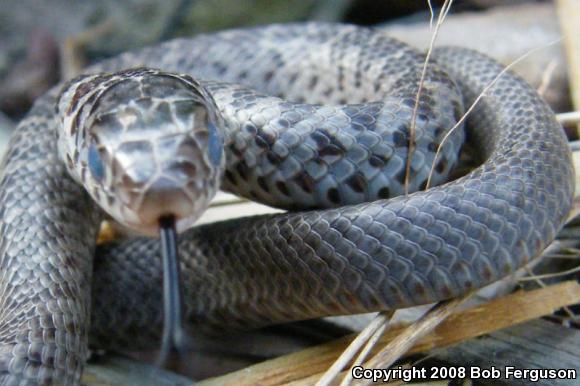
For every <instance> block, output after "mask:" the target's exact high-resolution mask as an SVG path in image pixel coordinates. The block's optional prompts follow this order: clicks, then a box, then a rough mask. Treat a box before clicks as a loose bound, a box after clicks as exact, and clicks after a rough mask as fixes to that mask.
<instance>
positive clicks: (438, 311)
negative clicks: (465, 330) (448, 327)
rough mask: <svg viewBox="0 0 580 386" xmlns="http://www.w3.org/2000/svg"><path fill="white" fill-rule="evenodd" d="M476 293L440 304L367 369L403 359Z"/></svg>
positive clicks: (390, 344)
mask: <svg viewBox="0 0 580 386" xmlns="http://www.w3.org/2000/svg"><path fill="white" fill-rule="evenodd" d="M474 293H475V292H473V291H472V292H470V293H468V294H467V295H464V296H462V297H460V298H456V299H451V300H447V301H444V302H441V303H438V304H437V305H436V306H434V307H433V308H432V309H431V310H429V312H428V313H427V314H425V315H423V316H422V317H421V319H419V320H418V321H417V322H415V323H413V324H411V325H410V326H409V327H407V329H406V330H405V331H403V332H402V333H401V334H400V335H398V336H397V337H396V338H395V339H393V340H392V341H391V342H389V344H387V345H386V346H385V347H383V349H382V350H381V351H380V352H379V353H378V354H376V355H375V356H374V357H373V358H372V359H371V360H370V361H369V362H367V364H366V367H368V368H373V369H379V368H380V369H387V368H389V367H391V366H392V364H393V363H395V361H397V360H398V359H399V358H401V357H402V356H403V355H404V354H405V353H406V352H407V351H409V349H410V348H411V347H413V346H414V345H415V343H416V342H417V341H418V340H419V339H421V338H423V337H424V336H426V335H427V334H429V333H430V332H431V331H433V330H434V329H435V327H437V326H438V325H439V324H441V322H443V321H444V320H445V319H446V318H447V317H448V316H449V315H451V314H452V313H453V311H455V310H456V309H457V307H459V306H460V305H461V304H463V303H464V302H465V301H467V300H468V299H469V298H471V297H472V296H473V294H474Z"/></svg>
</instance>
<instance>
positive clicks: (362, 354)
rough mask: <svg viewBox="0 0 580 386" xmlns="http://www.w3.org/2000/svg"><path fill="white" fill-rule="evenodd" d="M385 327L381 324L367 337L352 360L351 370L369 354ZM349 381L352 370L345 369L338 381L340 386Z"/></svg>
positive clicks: (348, 383) (346, 385) (347, 383)
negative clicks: (365, 342)
mask: <svg viewBox="0 0 580 386" xmlns="http://www.w3.org/2000/svg"><path fill="white" fill-rule="evenodd" d="M387 327H388V325H387V324H383V325H382V326H381V327H380V328H379V329H378V330H377V331H376V332H375V333H374V335H373V336H371V338H370V339H369V341H368V342H367V344H366V345H365V346H364V347H363V349H362V351H361V352H360V354H359V355H358V356H357V357H356V359H355V360H354V362H353V363H352V365H351V366H350V369H351V370H352V368H353V367H355V366H360V365H362V364H363V362H364V361H365V360H366V359H367V357H368V356H369V355H370V353H371V350H372V349H373V348H374V347H375V346H376V345H377V343H378V342H379V339H380V338H381V336H383V334H384V333H385V331H386V330H387ZM351 381H352V372H351V371H347V372H346V374H345V375H344V378H343V379H342V382H340V386H348V385H350V383H351Z"/></svg>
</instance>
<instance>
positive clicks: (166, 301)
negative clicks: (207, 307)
mask: <svg viewBox="0 0 580 386" xmlns="http://www.w3.org/2000/svg"><path fill="white" fill-rule="evenodd" d="M159 235H160V237H161V253H162V258H163V340H162V343H161V350H160V353H159V357H158V360H157V364H158V366H160V367H164V368H171V367H173V366H172V365H177V364H178V363H179V359H180V356H181V355H182V354H183V351H184V350H185V349H187V346H188V342H189V341H190V339H189V336H188V335H187V333H186V331H185V330H184V328H183V309H184V306H183V293H182V290H181V280H180V279H181V278H180V274H179V255H178V253H177V231H176V229H175V218H174V217H173V216H165V217H161V218H160V219H159Z"/></svg>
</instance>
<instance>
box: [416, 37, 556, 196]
mask: <svg viewBox="0 0 580 386" xmlns="http://www.w3.org/2000/svg"><path fill="white" fill-rule="evenodd" d="M561 40H562V37H560V38H558V39H556V40H554V41H552V42H550V43H548V44H545V45H542V46H539V47H536V48H533V49H531V50H529V51H528V52H526V53H525V54H523V55H521V56H520V57H519V58H517V59H516V60H514V61H512V62H511V63H509V64H508V65H507V66H505V67H504V69H503V70H501V71H500V72H499V74H497V75H496V76H495V78H493V80H492V81H491V82H489V84H488V85H487V86H485V87H484V89H483V90H482V91H481V93H480V94H479V95H478V96H477V98H475V100H474V101H473V103H472V104H471V106H469V108H468V109H467V111H466V112H465V114H463V116H462V117H461V118H460V119H459V121H457V123H456V124H455V125H454V126H453V127H452V128H451V129H450V130H449V131H447V133H445V135H444V136H443V139H442V140H441V143H440V144H439V146H438V147H437V152H436V153H435V157H433V163H432V164H431V170H430V171H429V177H428V178H427V186H426V188H425V189H429V187H430V186H431V179H432V178H433V172H434V170H435V165H436V164H437V159H438V158H439V154H440V153H441V149H442V148H443V145H444V144H445V142H447V139H448V138H449V137H450V136H451V134H453V132H454V131H455V130H457V128H458V127H459V126H461V124H462V123H463V122H464V121H465V119H466V118H467V116H468V115H469V114H471V112H472V111H473V109H475V107H476V106H477V104H478V103H479V101H480V100H481V99H482V98H483V97H484V96H485V95H486V94H487V93H488V92H489V90H490V89H491V88H492V87H493V86H494V85H495V84H496V83H497V81H498V80H499V79H500V78H501V77H502V76H503V75H504V74H505V73H506V72H508V71H509V70H510V69H511V68H512V67H513V66H515V65H516V64H518V63H519V62H521V61H522V60H524V59H525V58H527V57H528V56H530V55H531V54H533V53H535V52H536V51H539V50H542V49H544V48H547V47H550V46H552V45H554V44H556V43H558V42H560V41H561Z"/></svg>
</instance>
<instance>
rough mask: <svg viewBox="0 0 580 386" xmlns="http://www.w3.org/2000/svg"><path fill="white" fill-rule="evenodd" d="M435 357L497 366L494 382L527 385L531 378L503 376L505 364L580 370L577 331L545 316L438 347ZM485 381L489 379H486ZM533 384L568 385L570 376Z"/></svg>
mask: <svg viewBox="0 0 580 386" xmlns="http://www.w3.org/2000/svg"><path fill="white" fill-rule="evenodd" d="M433 358H434V359H436V360H441V361H443V362H445V363H446V364H447V365H450V366H478V367H482V368H486V369H489V368H490V367H491V366H493V367H495V368H497V369H500V374H501V375H502V377H501V379H494V380H493V384H494V385H495V384H497V385H529V384H530V383H532V380H530V379H515V378H514V377H511V378H510V379H507V378H506V377H505V371H504V370H505V366H514V367H515V368H517V369H574V370H575V371H576V374H577V375H579V374H580V332H578V330H576V329H572V328H566V327H563V326H560V325H558V324H556V323H552V322H548V321H546V320H540V319H538V320H532V321H530V322H527V323H524V324H521V325H517V326H513V327H510V328H507V329H505V330H501V331H496V332H494V333H491V334H490V335H488V336H486V337H484V338H481V339H472V340H470V341H468V342H465V343H461V344H458V345H456V346H453V347H449V348H447V349H444V350H440V351H438V352H437V353H436V354H435V355H434V356H433ZM485 382H488V381H485ZM533 383H534V385H546V386H548V385H560V384H561V385H566V384H567V385H569V384H571V383H570V381H569V380H556V379H540V380H538V381H536V382H533Z"/></svg>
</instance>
